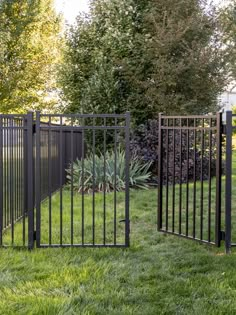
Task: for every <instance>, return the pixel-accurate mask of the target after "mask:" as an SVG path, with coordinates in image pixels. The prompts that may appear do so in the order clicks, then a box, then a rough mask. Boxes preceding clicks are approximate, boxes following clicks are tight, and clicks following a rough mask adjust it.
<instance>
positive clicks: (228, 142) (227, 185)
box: [225, 111, 232, 254]
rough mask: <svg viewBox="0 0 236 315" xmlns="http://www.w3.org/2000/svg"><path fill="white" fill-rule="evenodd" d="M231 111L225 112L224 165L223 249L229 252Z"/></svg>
mask: <svg viewBox="0 0 236 315" xmlns="http://www.w3.org/2000/svg"><path fill="white" fill-rule="evenodd" d="M231 197H232V111H227V112H226V165H225V251H226V253H227V254H228V253H230V252H231V206H232V205H231V203H232V201H231V200H232V198H231Z"/></svg>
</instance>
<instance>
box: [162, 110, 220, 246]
mask: <svg viewBox="0 0 236 315" xmlns="http://www.w3.org/2000/svg"><path fill="white" fill-rule="evenodd" d="M159 137H160V138H159V141H160V142H159V143H160V145H159V160H158V165H159V167H158V171H159V174H158V178H159V189H158V230H159V231H162V232H165V233H169V234H174V235H178V236H181V237H185V238H189V239H194V240H197V241H200V242H203V243H208V244H214V245H216V246H220V242H221V240H222V239H224V232H223V231H221V183H222V178H221V176H222V114H221V113H219V114H217V115H208V116H164V115H161V114H160V116H159ZM204 196H207V198H204Z"/></svg>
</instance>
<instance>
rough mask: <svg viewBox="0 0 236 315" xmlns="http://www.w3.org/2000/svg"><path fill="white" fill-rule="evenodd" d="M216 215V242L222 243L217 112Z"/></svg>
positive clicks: (220, 132) (219, 140) (218, 115)
mask: <svg viewBox="0 0 236 315" xmlns="http://www.w3.org/2000/svg"><path fill="white" fill-rule="evenodd" d="M216 155H217V156H216V217H215V243H216V246H218V247H219V246H220V243H221V239H222V237H221V192H222V183H221V182H222V113H217V153H216Z"/></svg>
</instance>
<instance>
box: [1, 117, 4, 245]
mask: <svg viewBox="0 0 236 315" xmlns="http://www.w3.org/2000/svg"><path fill="white" fill-rule="evenodd" d="M3 144H4V143H3V118H2V115H0V246H2V231H3Z"/></svg>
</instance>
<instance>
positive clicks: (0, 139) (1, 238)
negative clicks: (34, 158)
mask: <svg viewBox="0 0 236 315" xmlns="http://www.w3.org/2000/svg"><path fill="white" fill-rule="evenodd" d="M26 119H27V115H0V245H1V246H27V245H28V231H27V227H28V220H27V198H26V191H27V169H26V166H27V156H26V150H25V144H26V134H27V126H26Z"/></svg>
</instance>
